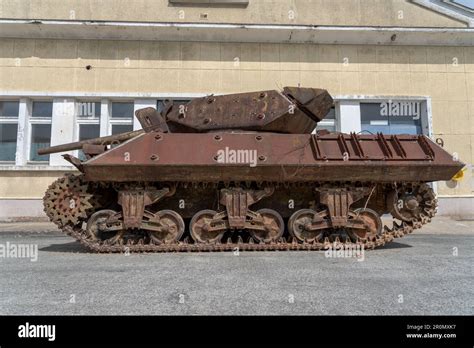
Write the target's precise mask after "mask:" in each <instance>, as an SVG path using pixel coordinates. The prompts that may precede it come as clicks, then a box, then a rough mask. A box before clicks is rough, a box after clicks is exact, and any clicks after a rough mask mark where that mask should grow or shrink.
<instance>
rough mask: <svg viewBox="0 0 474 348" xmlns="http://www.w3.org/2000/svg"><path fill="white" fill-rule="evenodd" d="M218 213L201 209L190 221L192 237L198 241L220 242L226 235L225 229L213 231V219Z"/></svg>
mask: <svg viewBox="0 0 474 348" xmlns="http://www.w3.org/2000/svg"><path fill="white" fill-rule="evenodd" d="M216 214H217V212H216V211H214V210H207V209H206V210H201V211H199V212H197V213H196V214H195V215H194V216H193V218H192V219H191V222H190V223H189V231H190V233H191V237H192V238H193V239H194V241H195V242H196V243H210V244H215V243H219V242H220V241H221V239H222V237H223V236H224V232H225V231H223V230H217V231H212V230H210V228H211V221H212V219H213V218H214V216H215V215H216Z"/></svg>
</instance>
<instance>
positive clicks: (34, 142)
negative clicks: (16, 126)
mask: <svg viewBox="0 0 474 348" xmlns="http://www.w3.org/2000/svg"><path fill="white" fill-rule="evenodd" d="M50 142H51V125H50V124H32V125H31V148H30V160H31V161H49V155H44V156H39V155H38V150H39V149H41V148H43V147H48V146H50Z"/></svg>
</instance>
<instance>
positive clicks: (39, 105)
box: [31, 101, 53, 117]
mask: <svg viewBox="0 0 474 348" xmlns="http://www.w3.org/2000/svg"><path fill="white" fill-rule="evenodd" d="M52 115H53V103H52V102H38V101H35V102H33V112H32V114H31V116H32V117H51V116H52Z"/></svg>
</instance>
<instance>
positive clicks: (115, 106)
mask: <svg viewBox="0 0 474 348" xmlns="http://www.w3.org/2000/svg"><path fill="white" fill-rule="evenodd" d="M132 117H133V103H112V118H130V119H131V118H132Z"/></svg>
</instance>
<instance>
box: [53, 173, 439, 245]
mask: <svg viewBox="0 0 474 348" xmlns="http://www.w3.org/2000/svg"><path fill="white" fill-rule="evenodd" d="M55 183H56V182H55ZM55 183H53V184H51V186H50V187H49V188H48V190H47V191H46V194H45V202H50V200H48V199H47V198H48V197H51V195H52V194H53V192H52V191H54V190H56V191H57V187H56V186H55ZM96 185H101V184H96ZM84 199H87V200H89V199H90V195H88V194H84ZM436 208H437V201H436V199H433V205H432V206H431V207H430V208H429V209H428V210H427V211H425V212H423V214H422V215H421V218H419V219H416V220H414V221H410V222H406V221H402V222H401V223H398V222H397V220H396V219H395V218H394V219H393V226H392V227H391V228H390V227H388V226H387V225H385V226H384V228H383V232H382V234H381V235H379V236H376V237H373V238H370V239H366V240H362V239H360V238H358V239H357V241H356V242H353V241H351V240H350V238H348V237H347V238H343V239H341V238H339V237H335V239H331V240H330V239H329V238H328V237H325V238H324V240H323V241H316V240H315V241H311V242H301V241H297V240H296V239H295V238H292V237H290V238H288V239H285V238H280V239H279V240H278V241H277V242H259V241H256V240H254V239H253V238H251V237H249V238H248V239H246V240H245V241H244V240H243V239H242V237H240V236H239V237H238V239H237V241H236V240H235V239H236V238H234V239H231V238H228V239H227V241H225V242H219V243H212V244H211V243H195V242H194V241H192V240H190V239H189V237H185V238H184V239H183V240H182V241H178V242H176V243H172V244H164V243H161V244H157V243H155V242H153V240H149V242H145V241H144V239H143V238H141V239H139V240H132V239H129V240H128V241H127V242H126V243H117V244H108V243H107V242H106V241H105V242H104V241H100V240H94V239H92V238H90V237H89V236H88V235H87V234H86V231H85V229H84V228H83V227H82V224H74V223H73V222H72V221H71V222H68V223H65V222H64V217H62V218H61V219H56V218H55V217H56V216H57V214H56V213H55V212H54V211H53V210H54V206H53V205H51V204H49V203H48V204H45V212H46V214H47V215H48V216H49V217H50V219H51V221H52V222H54V223H55V224H56V225H58V227H59V228H61V229H62V231H63V232H64V233H66V234H67V235H69V236H71V237H73V238H74V239H76V240H77V241H78V242H79V243H81V245H83V246H84V247H85V248H87V249H88V250H89V251H91V252H96V253H152V252H218V251H234V252H235V251H239V252H240V251H317V250H327V249H331V248H332V249H338V248H346V249H348V248H358V249H359V250H360V249H361V248H364V249H375V248H377V247H381V246H384V245H385V244H387V243H390V242H392V241H393V240H394V239H395V238H401V237H404V236H405V235H407V234H410V233H412V232H413V231H414V230H415V229H418V228H421V227H422V226H423V225H424V224H427V223H429V222H430V221H431V218H432V217H433V216H434V215H435V213H436ZM55 219H56V221H55Z"/></svg>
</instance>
